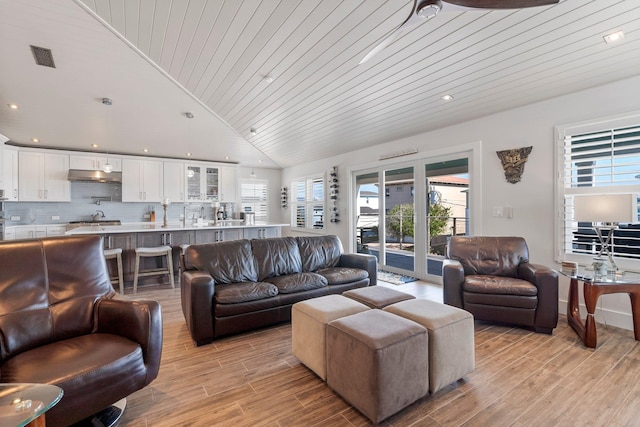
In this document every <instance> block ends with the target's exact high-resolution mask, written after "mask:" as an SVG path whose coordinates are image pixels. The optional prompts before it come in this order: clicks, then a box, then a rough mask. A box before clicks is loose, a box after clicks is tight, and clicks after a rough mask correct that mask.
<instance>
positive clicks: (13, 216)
mask: <svg viewBox="0 0 640 427" xmlns="http://www.w3.org/2000/svg"><path fill="white" fill-rule="evenodd" d="M11 221H20V217H19V216H18V215H12V216H11Z"/></svg>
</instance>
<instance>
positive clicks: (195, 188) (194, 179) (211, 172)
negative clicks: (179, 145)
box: [187, 163, 219, 202]
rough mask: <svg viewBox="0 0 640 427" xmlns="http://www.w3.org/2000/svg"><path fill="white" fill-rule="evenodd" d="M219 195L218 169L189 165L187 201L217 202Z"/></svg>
mask: <svg viewBox="0 0 640 427" xmlns="http://www.w3.org/2000/svg"><path fill="white" fill-rule="evenodd" d="M218 194H219V176H218V168H217V167H213V166H208V165H201V164H193V163H191V164H188V165H187V200H188V201H189V202H210V201H214V200H215V201H217V200H218Z"/></svg>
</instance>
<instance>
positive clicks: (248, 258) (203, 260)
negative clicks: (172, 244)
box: [184, 240, 258, 284]
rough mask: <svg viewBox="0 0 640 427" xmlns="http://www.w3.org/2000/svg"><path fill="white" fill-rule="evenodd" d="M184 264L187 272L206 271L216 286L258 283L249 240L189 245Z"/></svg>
mask: <svg viewBox="0 0 640 427" xmlns="http://www.w3.org/2000/svg"><path fill="white" fill-rule="evenodd" d="M184 263H185V267H186V269H187V270H189V269H195V270H200V271H206V272H207V273H209V274H210V275H211V277H213V280H215V282H216V284H221V283H222V284H223V283H238V282H256V281H258V273H257V270H256V265H255V261H254V259H253V254H252V252H251V241H249V240H231V241H228V242H217V243H206V244H202V245H191V246H189V247H188V248H187V250H186V252H185V255H184Z"/></svg>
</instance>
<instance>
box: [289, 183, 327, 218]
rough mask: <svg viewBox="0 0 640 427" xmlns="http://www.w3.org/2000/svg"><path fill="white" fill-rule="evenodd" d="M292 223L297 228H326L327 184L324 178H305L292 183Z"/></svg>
mask: <svg viewBox="0 0 640 427" xmlns="http://www.w3.org/2000/svg"><path fill="white" fill-rule="evenodd" d="M291 189H292V192H293V197H294V200H293V203H292V204H291V205H292V206H291V208H292V223H293V224H295V227H296V228H311V229H315V230H321V229H323V228H324V213H325V191H324V189H325V182H324V177H323V176H315V177H305V178H299V179H296V180H294V181H293V182H292V183H291Z"/></svg>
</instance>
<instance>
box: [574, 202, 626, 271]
mask: <svg viewBox="0 0 640 427" xmlns="http://www.w3.org/2000/svg"><path fill="white" fill-rule="evenodd" d="M573 209H574V218H573V219H574V220H575V221H578V222H590V223H593V228H594V230H595V231H596V235H597V236H598V240H600V251H599V252H598V258H601V257H602V256H603V255H605V256H606V257H607V259H608V260H609V264H610V267H611V270H613V271H615V272H621V271H620V270H619V269H618V266H617V265H616V263H615V261H614V260H613V255H612V254H611V251H610V250H609V245H610V244H611V243H612V242H613V230H615V229H616V228H618V223H621V222H637V221H638V208H637V196H636V195H635V194H598V195H595V194H594V195H579V196H578V195H577V196H575V197H574V201H573ZM602 230H609V232H608V233H607V235H606V238H605V236H603V235H602Z"/></svg>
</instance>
